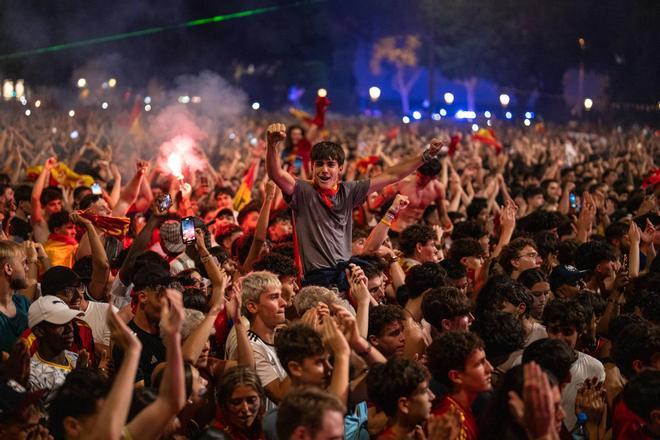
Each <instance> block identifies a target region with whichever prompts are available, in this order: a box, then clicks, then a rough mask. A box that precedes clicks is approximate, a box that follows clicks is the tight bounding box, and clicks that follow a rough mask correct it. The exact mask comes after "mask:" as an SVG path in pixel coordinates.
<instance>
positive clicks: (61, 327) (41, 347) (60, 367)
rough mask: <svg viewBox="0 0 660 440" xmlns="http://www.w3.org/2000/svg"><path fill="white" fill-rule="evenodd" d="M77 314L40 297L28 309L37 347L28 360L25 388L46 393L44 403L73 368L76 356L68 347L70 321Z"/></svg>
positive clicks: (58, 301)
mask: <svg viewBox="0 0 660 440" xmlns="http://www.w3.org/2000/svg"><path fill="white" fill-rule="evenodd" d="M81 315H82V313H81V312H80V311H79V310H72V309H70V308H69V306H67V305H66V304H65V303H64V301H62V300H61V299H59V298H57V297H55V296H52V295H48V296H42V297H41V298H39V299H37V300H35V301H34V302H33V303H32V305H31V306H30V310H29V311H28V324H29V326H30V328H31V329H32V332H33V334H34V335H35V336H36V338H37V345H38V348H37V350H36V351H35V352H34V354H33V355H32V357H31V358H30V377H29V379H28V388H29V389H30V390H32V391H36V390H47V391H46V395H45V396H44V399H45V400H46V402H48V401H49V400H50V399H51V398H52V396H53V392H54V391H56V390H57V389H58V388H59V387H60V386H62V384H63V383H64V379H65V378H66V376H67V374H69V373H70V372H71V371H72V370H73V369H74V368H75V367H76V363H77V362H78V355H77V354H75V353H74V352H72V351H69V348H70V347H71V344H73V320H74V319H75V318H77V317H79V316H81Z"/></svg>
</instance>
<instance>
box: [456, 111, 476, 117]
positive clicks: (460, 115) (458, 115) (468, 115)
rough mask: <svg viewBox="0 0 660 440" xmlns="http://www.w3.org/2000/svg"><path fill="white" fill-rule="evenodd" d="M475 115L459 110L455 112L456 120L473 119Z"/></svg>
mask: <svg viewBox="0 0 660 440" xmlns="http://www.w3.org/2000/svg"><path fill="white" fill-rule="evenodd" d="M476 117H477V114H476V113H475V112H473V111H469V110H468V111H465V110H459V111H457V112H456V119H474V118H476Z"/></svg>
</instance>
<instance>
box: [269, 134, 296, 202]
mask: <svg viewBox="0 0 660 440" xmlns="http://www.w3.org/2000/svg"><path fill="white" fill-rule="evenodd" d="M285 139H286V126H285V125H284V124H280V123H275V124H271V125H269V126H268V131H267V132H266V140H267V150H266V171H267V172H268V177H269V178H270V180H272V181H273V182H275V184H276V185H277V186H279V187H280V189H281V190H282V193H284V194H285V195H287V196H290V195H292V194H293V188H294V187H295V185H296V179H295V178H294V177H293V176H292V175H291V174H289V173H287V172H286V171H284V170H283V169H282V164H281V163H280V147H281V146H282V144H283V143H284V140H285Z"/></svg>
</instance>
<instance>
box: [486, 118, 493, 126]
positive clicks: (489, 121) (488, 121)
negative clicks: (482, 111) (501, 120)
mask: <svg viewBox="0 0 660 440" xmlns="http://www.w3.org/2000/svg"><path fill="white" fill-rule="evenodd" d="M486 125H487V126H489V127H492V126H493V123H492V122H491V120H490V119H489V120H487V121H486Z"/></svg>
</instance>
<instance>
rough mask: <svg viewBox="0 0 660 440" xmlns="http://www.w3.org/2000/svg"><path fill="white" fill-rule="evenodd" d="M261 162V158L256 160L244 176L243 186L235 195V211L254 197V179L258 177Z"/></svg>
mask: <svg viewBox="0 0 660 440" xmlns="http://www.w3.org/2000/svg"><path fill="white" fill-rule="evenodd" d="M259 162H261V160H255V161H254V163H253V164H252V165H250V168H248V169H247V171H246V172H245V175H244V176H243V181H242V182H241V186H239V187H238V191H236V195H235V196H234V210H235V211H240V210H241V209H242V208H243V207H244V206H245V205H247V204H248V203H250V200H251V199H252V188H253V187H254V181H255V180H256V179H257V172H258V171H259Z"/></svg>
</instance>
